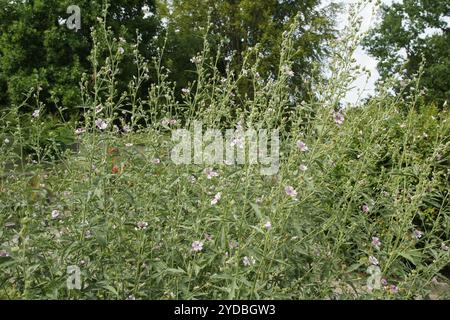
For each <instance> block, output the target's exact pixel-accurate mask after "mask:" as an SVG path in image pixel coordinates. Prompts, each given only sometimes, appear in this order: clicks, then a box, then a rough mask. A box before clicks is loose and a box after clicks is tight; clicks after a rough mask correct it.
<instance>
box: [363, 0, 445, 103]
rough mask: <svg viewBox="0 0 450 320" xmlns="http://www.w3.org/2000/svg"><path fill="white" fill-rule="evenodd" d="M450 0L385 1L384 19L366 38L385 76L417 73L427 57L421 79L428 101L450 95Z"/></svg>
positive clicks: (368, 47)
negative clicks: (402, 70)
mask: <svg viewBox="0 0 450 320" xmlns="http://www.w3.org/2000/svg"><path fill="white" fill-rule="evenodd" d="M449 15H450V1H448V0H445V1H435V0H420V1H419V0H404V1H403V2H402V3H397V2H395V3H393V4H392V5H390V6H387V5H384V6H382V9H381V22H380V23H379V25H378V26H377V27H376V28H374V29H373V30H372V31H371V32H370V34H369V36H368V37H367V38H366V39H365V41H364V42H365V43H364V44H365V48H366V49H367V50H368V51H369V53H370V54H371V55H372V56H374V57H376V58H377V59H378V60H379V63H378V69H379V71H380V74H381V79H386V78H387V77H389V76H392V75H395V74H398V72H399V70H400V69H401V68H400V67H401V66H403V65H404V72H405V74H401V76H405V77H411V76H412V75H414V74H417V73H418V71H419V68H420V64H421V62H422V57H424V58H425V64H424V73H423V77H422V79H421V82H420V87H421V89H424V88H426V89H427V90H425V91H426V99H427V100H428V101H427V102H434V103H436V104H437V105H439V106H442V105H443V104H444V103H445V101H447V100H448V99H449V97H450V78H449V76H448V75H449V74H450V46H449V43H450V33H449V25H448V23H447V22H446V21H445V19H444V18H445V17H446V18H447V19H448V17H449ZM397 91H398V88H397Z"/></svg>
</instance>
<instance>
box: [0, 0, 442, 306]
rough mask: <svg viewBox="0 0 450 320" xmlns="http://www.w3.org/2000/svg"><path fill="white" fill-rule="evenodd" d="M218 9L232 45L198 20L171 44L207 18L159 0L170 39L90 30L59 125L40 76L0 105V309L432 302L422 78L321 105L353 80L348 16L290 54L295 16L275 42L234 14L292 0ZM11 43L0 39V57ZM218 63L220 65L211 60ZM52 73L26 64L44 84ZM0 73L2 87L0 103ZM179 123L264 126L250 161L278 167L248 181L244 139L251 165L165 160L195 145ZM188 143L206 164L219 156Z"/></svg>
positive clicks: (433, 208) (436, 153)
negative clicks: (14, 304) (77, 111)
mask: <svg viewBox="0 0 450 320" xmlns="http://www.w3.org/2000/svg"><path fill="white" fill-rule="evenodd" d="M30 3H31V2H30ZM130 3H134V4H136V6H137V3H138V1H136V2H130ZM230 3H235V4H236V5H239V6H242V7H243V10H242V11H241V10H238V12H243V13H242V16H241V17H239V18H236V20H235V22H233V24H235V25H234V26H235V28H236V29H230V30H233V32H230V33H229V34H228V37H229V38H230V40H231V39H232V38H231V36H232V35H233V34H234V32H236V33H238V34H239V37H236V39H239V38H240V37H242V36H243V35H244V34H247V35H251V37H250V38H249V39H247V40H245V41H243V42H240V43H239V44H238V45H236V43H235V44H233V41H230V42H228V41H226V40H225V39H224V37H220V36H219V31H220V28H221V27H220V26H221V25H220V24H218V23H219V22H218V21H221V20H220V19H219V20H217V19H218V18H217V17H215V16H214V14H213V13H211V18H210V19H212V20H211V21H215V23H216V25H215V24H214V23H213V24H212V25H211V26H209V27H207V26H205V27H204V28H205V29H204V30H201V29H198V30H193V31H192V35H191V34H190V33H189V28H190V27H189V23H190V22H189V21H190V18H188V17H190V12H196V15H198V16H195V17H193V18H192V19H194V20H195V21H198V22H199V23H200V24H201V25H202V24H203V23H204V22H205V21H207V19H208V18H207V16H208V15H207V14H206V12H205V10H206V6H204V7H200V6H199V7H196V6H195V5H192V4H193V2H191V3H190V4H189V3H188V2H187V1H186V2H185V1H182V2H181V1H180V2H176V1H174V4H176V5H179V6H180V7H179V11H176V12H175V11H174V12H172V13H170V14H169V12H168V11H167V12H166V13H164V10H165V9H164V6H163V4H162V3H159V6H160V10H161V11H160V12H161V15H166V17H168V16H170V17H171V19H174V20H178V19H181V20H182V21H184V22H183V23H186V27H183V28H184V29H183V28H182V27H180V30H179V31H177V30H176V29H173V30H172V29H171V28H172V24H169V25H168V26H167V30H168V32H167V35H166V36H165V35H164V33H159V32H158V30H156V29H154V28H149V29H148V30H147V31H148V34H147V35H146V36H148V37H151V38H152V35H153V34H155V32H156V34H157V36H159V37H160V38H159V39H158V37H157V39H155V40H153V38H152V39H151V40H150V39H147V38H145V40H144V35H142V36H139V35H137V36H136V37H135V38H134V34H133V32H134V31H132V30H131V27H130V29H123V28H122V26H121V25H120V26H119V25H116V26H114V23H117V15H120V13H119V12H118V11H117V7H116V9H114V6H112V7H111V8H110V10H109V15H108V13H107V11H106V10H105V11H103V13H102V14H100V18H99V19H97V17H95V25H93V28H92V29H90V30H89V40H87V41H88V42H89V43H90V44H87V46H88V47H89V48H90V50H89V52H88V53H86V61H85V63H86V65H85V66H84V67H83V68H84V69H80V72H79V74H78V75H79V79H77V81H79V82H80V84H81V85H80V88H79V89H78V91H76V89H73V90H74V91H73V94H75V93H77V92H78V94H79V103H81V104H82V106H83V113H82V117H79V118H74V119H71V120H70V121H61V119H65V116H64V112H61V113H55V112H53V110H52V107H51V105H52V103H54V101H53V102H52V100H51V99H50V100H49V97H50V98H51V95H50V93H49V92H50V91H49V90H52V88H53V87H55V88H57V87H58V86H57V85H56V84H57V82H56V80H55V79H54V78H45V79H47V80H46V81H47V82H46V83H45V82H44V83H43V84H42V83H40V82H38V81H37V80H41V78H38V79H37V80H36V82H34V83H32V84H31V85H30V86H31V87H33V90H30V88H28V87H27V88H25V89H27V90H25V92H27V94H26V96H25V97H24V99H22V101H20V100H18V101H17V102H15V103H10V104H7V105H5V106H4V107H3V108H2V109H0V299H43V298H44V299H354V298H360V299H448V298H450V296H449V295H450V290H449V281H448V272H449V266H450V252H449V246H450V237H449V231H450V193H449V192H450V191H449V190H450V113H449V112H448V110H445V109H444V110H442V108H439V107H438V106H436V105H434V104H433V103H427V99H429V97H427V95H426V94H425V92H424V91H423V90H418V88H419V87H420V86H421V85H422V81H423V78H420V77H417V76H412V75H411V77H408V78H405V79H404V80H403V81H402V82H400V81H399V80H398V79H395V77H387V76H386V81H384V82H383V83H382V84H380V86H379V91H378V93H377V94H376V96H374V97H372V99H370V100H368V101H367V102H366V103H365V105H362V106H361V105H351V104H349V105H348V106H347V108H339V107H338V106H339V103H340V101H341V99H342V97H343V96H345V95H346V93H347V92H348V88H349V86H351V83H352V82H353V81H354V80H355V79H356V78H358V77H360V76H361V73H362V71H361V69H360V68H358V67H357V66H356V65H355V63H353V62H352V59H351V57H353V56H354V53H355V50H357V48H358V45H359V44H360V40H361V33H360V31H359V30H360V29H361V24H362V23H363V21H361V19H360V18H359V16H358V12H360V10H361V8H362V7H361V6H359V5H355V6H352V7H351V8H350V10H349V22H348V27H347V28H346V29H345V30H343V31H342V32H341V34H340V35H339V38H337V39H334V40H333V39H332V38H333V32H331V33H330V34H328V33H327V32H324V33H322V32H319V35H317V37H318V39H317V41H318V42H314V41H313V42H312V43H311V46H313V47H314V46H316V45H317V48H318V50H319V49H320V50H324V51H320V50H319V51H316V50H315V49H311V51H308V50H307V52H306V53H304V51H303V50H304V43H303V41H306V42H308V43H309V40H307V39H306V38H303V37H304V36H305V37H308V36H307V33H303V32H302V33H300V36H299V30H301V29H302V27H304V25H303V24H302V21H303V20H302V15H295V16H296V17H297V18H294V15H292V17H291V21H290V22H291V23H290V24H289V25H288V24H287V22H286V25H282V26H279V27H273V28H274V29H273V30H275V29H276V30H277V32H276V33H277V37H278V38H277V39H275V36H274V37H273V38H272V36H273V35H272V34H271V33H272V31H273V30H272V31H271V24H270V23H269V24H268V25H265V23H267V19H262V20H261V21H254V24H252V22H251V15H250V12H252V11H251V10H261V12H265V15H264V14H263V15H262V16H263V17H264V16H265V17H266V18H267V17H269V16H271V14H272V12H278V11H277V10H281V11H282V10H288V11H289V9H286V8H291V7H289V6H292V8H295V5H296V4H298V3H300V2H299V1H284V2H280V3H283V4H284V5H286V6H288V7H284V5H275V2H269V1H268V2H267V3H266V2H264V3H262V2H261V3H258V2H256V3H255V2H250V1H239V2H238V1H236V2H231V1H227V2H225V1H223V2H222V1H218V2H216V4H217V5H218V6H219V8H221V6H220V5H219V4H221V5H224V7H226V6H225V4H230ZM302 3H303V4H304V5H305V6H307V7H308V6H310V8H313V7H315V6H316V5H317V3H316V2H315V1H311V2H308V1H306V2H305V1H303V2H302ZM33 4H34V5H38V4H40V5H43V2H42V3H41V2H38V1H34V2H33ZM258 4H259V5H258ZM247 6H248V8H247ZM25 7H26V6H25ZM136 8H137V7H136ZM166 8H167V7H166ZM233 8H234V7H233ZM246 8H247V9H248V11H246ZM308 8H309V7H308ZM48 9H49V10H50V8H48ZM222 9H223V10H225V8H222ZM222 9H221V10H222ZM228 9H229V8H228ZM228 9H227V10H228ZM184 10H185V11H184ZM202 10H203V11H202ZM230 10H231V9H230ZM274 10H275V11H274ZM137 11H139V12H140V13H139V14H142V13H141V11H140V10H137V9H136V10H132V12H133V13H134V14H138V13H136V12H137ZM33 12H34V11H33ZM181 12H187V17H186V16H184V14H182V13H181ZM224 12H225V11H224ZM216 14H217V13H216ZM312 16H314V14H312ZM93 17H94V15H93ZM122 18H123V19H125V18H126V16H123V17H122ZM322 18H323V16H322V17H321V18H317V19H319V20H321V19H322ZM11 19H12V20H14V16H13V15H11ZM110 19H112V20H113V21H112V22H110V21H109V20H110ZM155 19H156V18H155ZM214 19H216V20H214ZM222 19H225V18H224V17H222ZM310 19H312V20H310V21H313V20H314V18H311V17H310ZM31 20H33V19H31ZM145 20H147V19H145ZM162 20H163V27H164V20H165V19H162ZM194 20H192V21H194ZM152 21H153V20H150V21H146V23H151V25H152V26H154V24H153V22H152ZM229 21H234V20H232V19H231V20H229ZM238 21H241V22H245V23H243V24H242V25H241V24H239V23H237V22H238ZM43 23H45V21H44V22H43ZM93 23H94V22H93ZM177 23H178V22H177ZM224 23H225V22H224ZM316 23H317V24H316ZM312 24H313V25H314V24H316V25H320V26H322V27H325V26H327V25H328V22H326V23H325V24H322V22H320V21H319V22H317V21H315V22H312ZM13 25H16V28H18V26H19V25H20V23H16V24H13ZM112 25H113V27H111V28H110V26H112ZM230 25H231V24H230ZM328 26H331V25H328ZM241 27H242V29H240V28H241ZM2 28H5V26H3V25H2ZM214 28H217V29H216V30H214ZM222 28H225V27H223V26H222ZM326 28H328V27H326ZM278 29H280V30H278ZM284 29H286V30H285V32H282V31H281V30H284ZM35 30H37V29H35ZM155 30H156V31H155ZM226 30H228V29H226ZM245 30H247V31H248V32H246V31H245ZM2 31H3V29H2ZM82 31H83V32H84V31H85V32H87V30H83V29H82V30H80V31H79V32H82ZM144 31H145V30H144ZM144 31H143V32H144ZM197 31H198V34H197ZM250 31H251V32H250ZM266 31H267V34H266ZM72 32H73V31H72ZM228 32H229V30H228ZM273 32H275V31H273ZM14 34H15V33H14V32H9V33H8V34H4V33H2V35H1V39H2V41H3V42H2V44H7V43H12V42H11V41H12V40H11V39H13V38H14ZM74 34H75V33H74ZM74 34H72V33H67V35H66V36H67V37H71V36H73V35H74ZM22 35H23V36H25V35H26V33H22ZM35 36H36V37H37V36H38V35H37V32H36V35H35ZM59 36H61V35H59ZM309 36H313V35H312V34H309ZM322 36H323V38H321V37H322ZM86 37H87V35H86ZM125 37H127V38H125ZM171 37H178V40H179V41H180V42H179V44H180V46H179V47H177V46H176V43H177V42H172V41H173V40H171ZM253 37H256V38H258V39H259V40H258V41H261V45H258V44H257V43H256V40H255V42H254V43H253V41H254V40H253ZM328 37H329V39H330V40H329V43H328V44H327V45H326V46H325V47H322V45H321V44H320V43H322V44H323V41H325V42H328V40H326V39H328ZM197 38H198V39H199V40H198V43H197V42H196V43H193V44H191V45H189V43H191V42H189V41H190V40H189V39H197ZM302 38H303V39H302ZM319 38H320V39H319ZM18 39H20V41H19V42H17V43H21V45H24V41H25V40H24V39H25V38H23V37H19V38H18ZM33 39H36V38H33ZM59 40H60V42H58V44H59V45H61V44H62V43H63V41H62V39H59ZM8 41H9V42H8ZM238 42H239V41H238ZM74 43H76V42H74ZM158 44H159V46H160V47H159V48H158ZM55 45H56V44H55ZM197 46H201V48H199V49H197ZM240 46H242V47H240ZM19 47H20V46H19ZM63 47H64V46H63ZM153 47H154V52H153V53H152V54H151V55H150V56H147V55H148V54H150V52H151V51H152V50H153V49H152V48H153ZM2 48H5V47H2ZM269 49H270V54H268V50H269ZM70 50H72V49H70ZM189 50H192V51H189ZM197 50H199V51H198V52H197ZM231 50H236V51H238V52H237V53H236V55H234V57H236V58H232V59H231V60H230V59H225V57H227V56H228V55H229V54H230V51H231ZM141 51H142V52H141ZM18 52H22V53H23V52H26V50H25V51H23V50H22V51H21V50H18ZM49 52H51V50H50V49H49ZM302 52H303V53H304V54H303V53H302ZM325 52H326V55H325V56H326V59H324V60H323V61H322V62H321V63H319V61H321V60H320V59H322V58H321V57H320V56H322V54H323V53H325ZM316 54H317V56H316ZM177 56H178V57H179V59H178V58H177ZM238 56H239V58H237V57H238ZM325 56H324V57H325ZM8 57H9V56H8ZM8 57H7V56H6V55H2V56H1V57H0V58H1V59H3V60H2V61H7V59H8ZM24 57H25V56H22V59H25V58H24ZM28 57H29V58H31V57H32V55H29V56H28ZM46 59H47V58H46ZM187 59H188V60H190V59H193V63H192V64H191V65H190V66H189V67H188V69H189V68H193V72H192V77H191V76H189V77H187V76H184V75H183V76H182V74H181V73H178V72H179V71H176V72H175V75H177V74H178V75H179V76H180V77H182V79H179V82H178V81H174V80H177V79H174V78H173V77H174V70H175V69H176V68H181V66H182V65H183V64H187V62H186V60H187ZM234 59H236V60H234ZM239 59H242V60H240V61H239ZM12 61H13V60H12ZM27 61H28V60H27ZM302 61H303V62H302ZM22 62H23V64H22V63H19V64H17V65H16V67H17V68H19V69H20V68H21V67H22V65H23V68H24V70H28V72H31V73H30V74H33V72H35V71H34V69H33V68H34V67H33V66H32V65H33V63H37V64H39V63H40V61H38V60H36V61H34V62H32V61H31V60H30V61H28V62H26V61H25V60H23V61H22ZM189 63H190V61H189ZM303 63H305V64H303ZM3 65H6V66H8V63H6V64H3ZM306 65H310V66H311V67H312V68H313V69H314V70H313V71H311V73H310V74H309V76H308V77H309V79H308V82H309V85H307V86H304V87H302V86H300V85H299V84H298V82H297V81H299V79H300V80H301V81H304V80H305V79H303V78H302V75H298V73H297V72H298V70H301V68H303V67H306ZM50 66H51V64H42V67H41V69H36V70H41V72H42V74H44V75H46V74H47V71H45V70H46V69H47V68H49V67H50ZM186 66H187V65H186ZM296 67H298V68H300V69H295V68H296ZM27 68H28V69H27ZM61 68H62V67H61ZM70 68H74V65H71V66H70ZM50 69H51V68H50ZM321 69H325V70H327V73H328V74H326V77H325V75H324V74H323V73H321V72H320V71H321ZM30 70H32V71H30ZM44 71H45V72H44ZM24 72H25V71H23V72H22V73H21V72H19V71H17V75H18V76H21V77H22V76H23V75H24V74H26V73H24ZM36 72H37V71H36ZM180 72H181V71H180ZM55 75H60V76H62V74H61V70H59V71H55ZM184 77H185V78H184ZM297 77H300V78H297ZM12 78H14V76H8V77H4V78H3V81H4V83H3V85H4V86H5V85H6V86H7V88H8V90H7V91H6V97H7V99H9V98H8V97H9V95H10V94H11V92H12V91H11V92H10V89H9V88H10V87H9V86H10V85H9V82H8V81H10V79H12ZM20 79H21V80H20V81H19V80H16V81H17V83H26V81H25V80H26V79H28V78H26V77H24V76H23V77H22V78H20ZM21 81H23V82H21ZM33 81H34V80H33ZM74 81H75V79H74ZM5 83H6V84H5ZM64 83H65V82H64V81H63V82H61V83H59V85H63V84H64ZM53 84H55V85H53ZM39 86H42V87H41V88H40V87H39ZM69 87H70V86H69ZM180 87H181V88H180ZM74 88H75V87H74ZM293 88H294V90H293ZM392 88H397V90H399V91H398V92H397V93H396V94H395V95H394V94H393V93H392ZM410 88H416V90H414V91H411V90H410ZM18 92H19V91H17V92H16V93H17V94H18ZM64 93H66V92H65V91H62V94H64ZM68 93H70V91H69V92H68ZM62 99H63V98H61V100H60V103H61V105H62V106H63V107H66V105H65V104H64V102H63V101H62ZM68 99H69V98H68ZM69 100H70V99H69ZM70 101H71V100H70ZM28 111H29V112H28ZM60 111H61V110H60ZM197 121H200V122H201V123H202V124H203V126H202V134H204V135H205V136H206V135H207V132H208V131H205V130H206V129H217V131H215V134H217V133H218V134H219V135H220V133H223V132H224V131H225V130H226V129H235V128H241V129H243V130H246V129H251V128H253V129H270V130H275V132H276V133H277V135H276V138H274V137H273V136H272V138H271V141H270V142H271V147H269V149H270V151H269V150H266V151H267V152H269V153H270V155H272V158H271V159H272V161H274V159H275V160H276V161H275V162H272V163H271V164H272V165H273V164H274V163H275V164H276V168H277V170H275V171H272V172H271V173H272V175H264V174H262V173H261V172H262V171H261V168H262V167H267V166H266V165H267V163H262V161H261V159H264V158H263V156H264V153H265V152H264V150H262V149H261V139H262V138H261V136H260V140H259V142H260V145H259V148H258V150H257V151H258V152H257V154H258V159H259V160H260V161H259V162H257V163H254V162H252V161H250V156H249V157H247V158H245V159H244V160H246V161H244V163H241V164H236V163H233V162H229V161H224V160H223V159H220V161H217V162H216V163H210V162H208V160H210V159H209V158H207V157H201V159H200V160H201V161H200V162H198V163H195V164H194V163H193V162H192V161H191V162H190V163H188V164H180V163H177V162H176V160H175V159H174V157H173V155H174V153H173V151H174V148H175V147H177V146H179V143H178V142H179V141H177V140H176V139H174V137H176V136H177V135H178V134H180V132H182V133H183V134H188V133H193V132H195V129H196V122H197ZM178 129H182V130H183V131H182V130H178ZM210 133H211V132H210ZM232 138H233V140H231V142H230V141H226V143H227V144H228V143H229V145H234V147H235V148H236V150H238V149H239V148H241V147H242V148H243V149H245V150H246V151H248V153H250V150H249V149H248V150H247V149H246V148H247V146H248V145H249V144H250V145H251V141H250V140H252V139H251V137H248V136H247V137H245V136H244V137H243V138H242V136H237V135H236V136H233V137H232ZM277 140H279V142H280V143H279V154H278V155H277V153H276V152H275V150H278V149H277V148H276V145H275V144H274V143H275V142H274V141H277ZM252 141H253V140H252ZM266 142H267V141H266ZM186 144H187V145H189V146H191V147H193V149H194V150H196V149H197V150H198V149H201V150H202V151H204V152H205V153H206V150H207V149H210V148H211V147H214V148H215V147H217V146H218V145H220V142H217V141H216V140H215V141H208V139H207V138H205V139H204V140H203V141H201V140H198V139H196V138H194V139H191V140H189V142H188V143H186ZM242 145H243V146H242ZM191 160H192V159H191ZM74 270H79V271H80V273H79V280H80V281H79V282H78V284H79V285H80V287H76V284H77V281H75V282H74V281H73V280H74V276H76V275H77V273H75V275H74V274H73V271H74ZM74 285H75V287H74Z"/></svg>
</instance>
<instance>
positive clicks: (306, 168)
mask: <svg viewBox="0 0 450 320" xmlns="http://www.w3.org/2000/svg"><path fill="white" fill-rule="evenodd" d="M299 169H300V171H302V172H305V171H306V170H308V167H307V166H306V165H304V164H301V165H300V167H299Z"/></svg>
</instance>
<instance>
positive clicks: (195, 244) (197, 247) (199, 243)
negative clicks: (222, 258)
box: [192, 241, 203, 252]
mask: <svg viewBox="0 0 450 320" xmlns="http://www.w3.org/2000/svg"><path fill="white" fill-rule="evenodd" d="M192 250H194V251H195V252H200V251H202V250H203V242H202V241H194V242H193V243H192Z"/></svg>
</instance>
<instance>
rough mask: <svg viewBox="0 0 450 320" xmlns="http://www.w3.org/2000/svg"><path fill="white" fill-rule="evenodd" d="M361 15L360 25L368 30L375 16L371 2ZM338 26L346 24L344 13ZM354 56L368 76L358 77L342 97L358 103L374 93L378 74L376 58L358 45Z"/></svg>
mask: <svg viewBox="0 0 450 320" xmlns="http://www.w3.org/2000/svg"><path fill="white" fill-rule="evenodd" d="M331 1H334V0H328V1H325V2H331ZM356 1H357V0H343V1H342V3H345V4H347V5H351V4H352V3H354V2H356ZM382 2H383V3H385V4H388V5H389V4H392V0H382ZM361 16H362V17H363V24H362V26H361V28H362V30H361V31H363V32H365V31H367V30H369V29H370V28H372V27H374V26H375V24H376V17H375V16H374V15H373V4H371V5H370V4H369V5H368V6H367V7H366V8H365V9H364V10H363V11H362V12H361ZM338 19H339V20H338V21H339V22H338V27H339V28H344V27H345V24H346V15H345V14H343V15H342V16H341V17H339V18H338ZM354 58H355V59H356V62H357V63H358V64H359V65H361V66H363V67H365V68H366V69H368V70H369V71H370V73H371V76H370V77H367V76H365V75H364V76H361V77H360V78H358V79H357V80H356V81H355V82H354V83H353V84H352V87H354V88H353V89H352V90H350V91H349V92H348V94H347V96H346V97H345V99H344V101H343V102H344V103H352V104H354V103H358V101H360V100H361V99H364V98H366V97H368V96H370V95H371V94H373V93H375V83H376V81H377V79H378V78H379V74H378V71H377V60H376V59H374V58H373V57H371V56H370V55H368V54H367V52H366V51H365V50H364V49H363V48H362V47H359V48H358V49H357V50H356V52H355V54H354Z"/></svg>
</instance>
